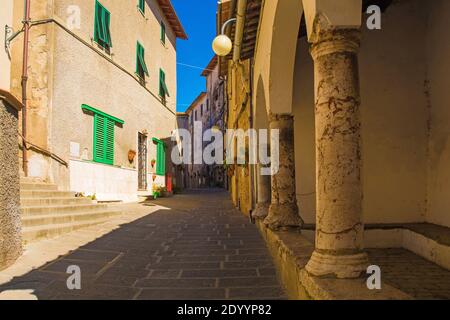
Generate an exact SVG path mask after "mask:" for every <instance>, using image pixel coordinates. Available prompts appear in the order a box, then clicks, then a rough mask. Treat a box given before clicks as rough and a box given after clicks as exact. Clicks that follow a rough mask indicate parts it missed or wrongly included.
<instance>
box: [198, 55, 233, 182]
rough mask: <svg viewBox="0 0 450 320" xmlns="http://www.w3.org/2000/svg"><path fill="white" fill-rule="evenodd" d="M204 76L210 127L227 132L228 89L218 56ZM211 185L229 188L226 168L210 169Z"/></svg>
mask: <svg viewBox="0 0 450 320" xmlns="http://www.w3.org/2000/svg"><path fill="white" fill-rule="evenodd" d="M202 76H203V77H205V78H206V91H207V99H208V100H207V101H208V104H209V108H210V117H209V127H210V128H214V129H215V130H219V131H220V132H222V134H225V132H226V125H227V120H228V117H227V112H228V109H227V105H228V104H227V91H226V90H227V87H226V84H227V83H226V77H223V76H221V75H220V74H219V64H218V58H217V56H214V57H213V58H212V59H211V61H210V62H209V64H208V66H207V67H206V68H205V70H203V72H202ZM210 174H211V176H210V179H211V181H210V184H211V186H215V187H227V180H228V179H227V178H226V172H225V166H224V165H223V164H215V165H211V167H210Z"/></svg>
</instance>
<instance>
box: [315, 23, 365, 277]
mask: <svg viewBox="0 0 450 320" xmlns="http://www.w3.org/2000/svg"><path fill="white" fill-rule="evenodd" d="M359 43H360V31H359V30H356V29H335V30H323V31H319V32H318V33H317V34H316V37H315V38H314V41H313V44H312V46H311V54H312V57H313V59H314V69H315V71H314V73H315V97H316V106H315V124H316V168H317V169H316V192H317V217H316V248H315V251H314V253H313V255H312V257H311V259H310V261H309V262H308V264H307V266H306V270H307V271H308V272H309V273H311V274H313V275H316V276H323V275H334V276H336V277H338V278H356V277H359V276H360V275H361V273H362V272H365V271H366V268H367V265H368V259H367V255H366V253H364V252H363V232H364V226H363V222H362V186H361V147H360V140H361V139H360V126H361V122H360V110H359V107H360V93H359V71H358V57H357V52H358V49H359Z"/></svg>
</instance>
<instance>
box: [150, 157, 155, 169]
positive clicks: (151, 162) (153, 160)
mask: <svg viewBox="0 0 450 320" xmlns="http://www.w3.org/2000/svg"><path fill="white" fill-rule="evenodd" d="M155 163H156V160H155V159H152V161H150V164H151V165H152V168H154V167H155Z"/></svg>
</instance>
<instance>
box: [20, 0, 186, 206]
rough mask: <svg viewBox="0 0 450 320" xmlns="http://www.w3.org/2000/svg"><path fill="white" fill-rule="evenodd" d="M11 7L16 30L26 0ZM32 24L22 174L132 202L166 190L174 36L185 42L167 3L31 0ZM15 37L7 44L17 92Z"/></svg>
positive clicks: (173, 88)
mask: <svg viewBox="0 0 450 320" xmlns="http://www.w3.org/2000/svg"><path fill="white" fill-rule="evenodd" d="M14 4H15V6H14V19H13V21H14V23H13V25H14V29H15V30H18V29H20V28H21V21H22V14H23V9H24V8H23V1H19V0H17V1H15V3H14ZM31 20H32V27H31V29H30V54H29V67H28V68H29V74H30V77H29V81H28V96H29V103H28V110H27V131H28V132H27V140H28V141H30V146H31V147H30V150H28V152H27V153H28V163H27V169H28V176H30V177H35V178H38V179H41V180H42V181H44V182H50V183H56V184H58V186H59V188H60V189H61V190H72V191H76V192H81V193H83V194H85V195H94V194H95V195H96V198H97V199H99V200H122V201H133V200H136V199H137V194H138V190H139V191H143V192H144V193H145V192H147V193H151V190H152V187H153V185H155V184H156V185H160V186H165V184H166V171H167V170H166V168H165V161H166V160H165V159H166V148H165V147H164V143H163V140H164V139H166V138H170V137H171V133H172V131H173V130H174V129H175V127H176V111H175V110H176V96H177V87H176V40H177V38H181V39H186V34H185V33H184V30H183V28H182V26H181V24H180V21H179V20H178V18H177V16H176V13H175V11H174V9H173V7H172V5H171V4H170V1H167V0H148V1H142V2H141V1H129V2H123V1H113V0H103V1H93V2H91V1H82V0H80V1H66V0H58V1H47V0H38V1H32V2H31ZM20 39H21V36H19V37H17V39H16V40H15V41H14V42H13V43H12V50H11V54H12V70H13V71H12V74H11V83H12V91H13V93H15V94H16V95H19V96H20V90H21V86H20V70H21V64H22V55H21V52H22V43H21V40H20ZM33 145H34V146H37V148H33ZM42 150H45V151H46V152H42ZM155 176H156V177H155Z"/></svg>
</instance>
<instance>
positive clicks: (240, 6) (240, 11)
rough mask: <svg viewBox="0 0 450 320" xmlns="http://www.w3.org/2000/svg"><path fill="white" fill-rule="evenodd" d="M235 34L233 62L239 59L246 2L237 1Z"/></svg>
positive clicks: (244, 0) (245, 0) (242, 0)
mask: <svg viewBox="0 0 450 320" xmlns="http://www.w3.org/2000/svg"><path fill="white" fill-rule="evenodd" d="M237 1H238V2H237V8H236V10H237V12H236V18H237V21H236V33H235V35H234V50H233V61H234V62H237V61H239V59H240V58H241V48H242V38H243V36H244V26H245V14H246V12H247V0H237Z"/></svg>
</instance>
